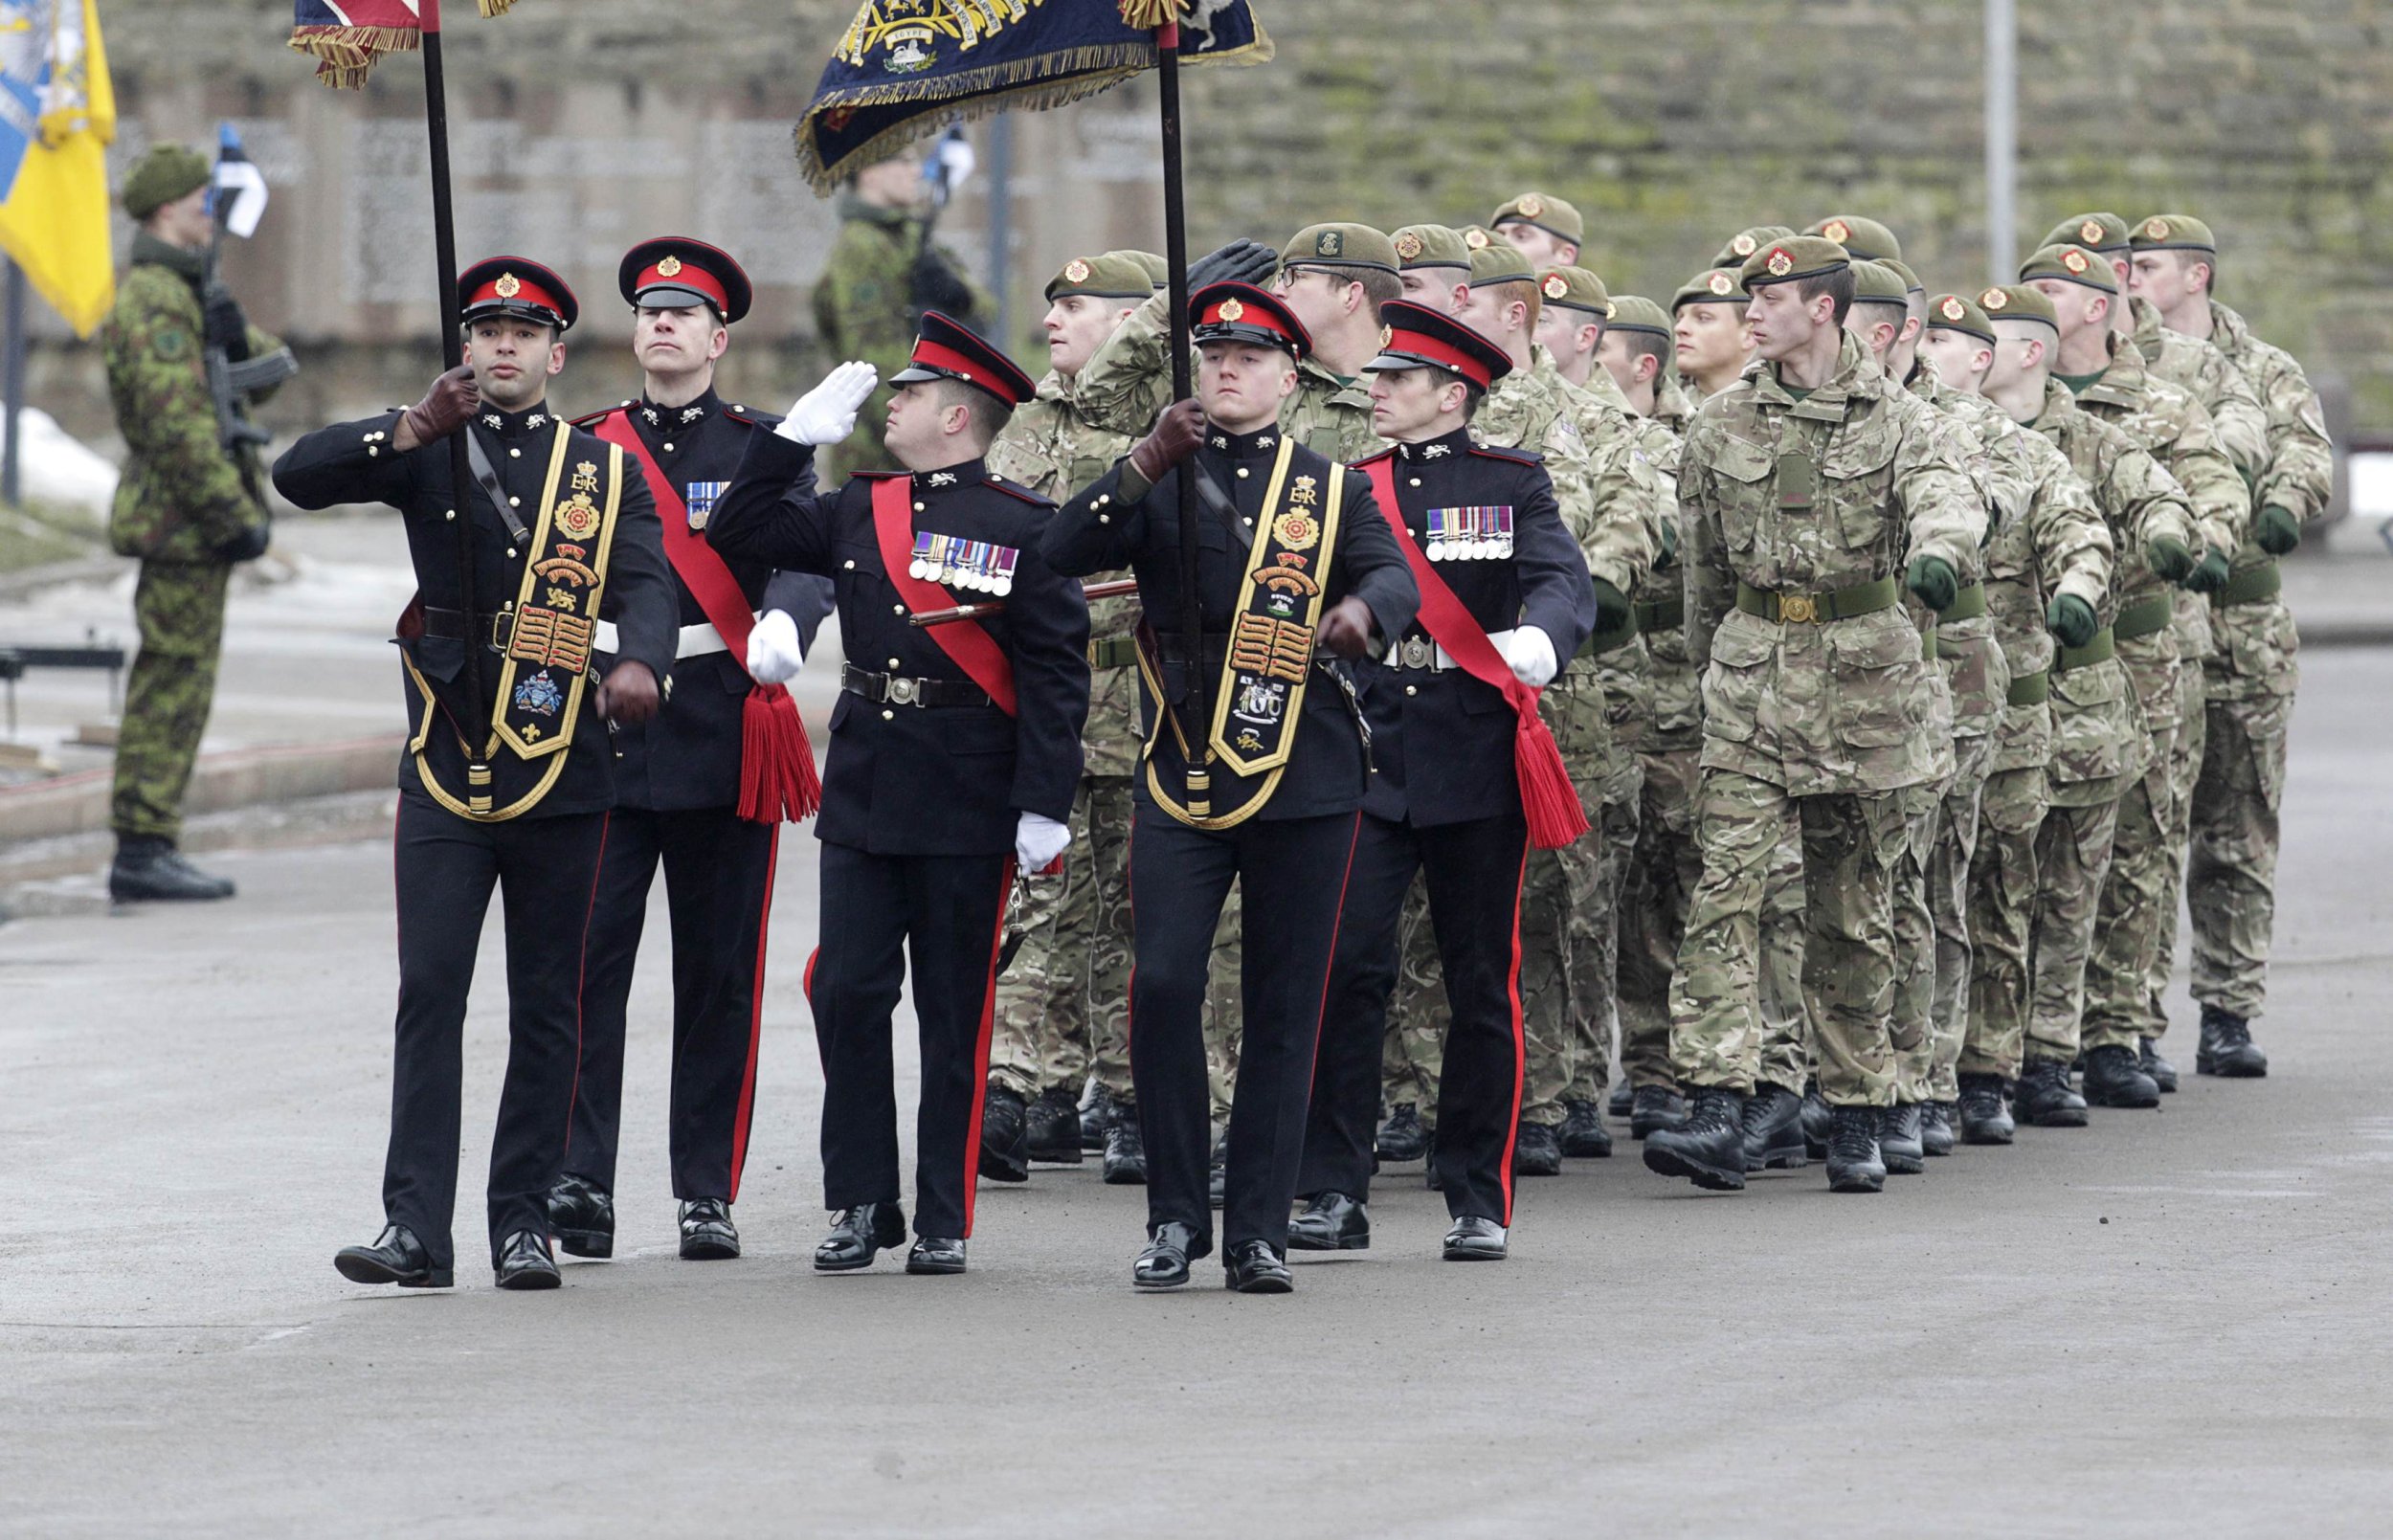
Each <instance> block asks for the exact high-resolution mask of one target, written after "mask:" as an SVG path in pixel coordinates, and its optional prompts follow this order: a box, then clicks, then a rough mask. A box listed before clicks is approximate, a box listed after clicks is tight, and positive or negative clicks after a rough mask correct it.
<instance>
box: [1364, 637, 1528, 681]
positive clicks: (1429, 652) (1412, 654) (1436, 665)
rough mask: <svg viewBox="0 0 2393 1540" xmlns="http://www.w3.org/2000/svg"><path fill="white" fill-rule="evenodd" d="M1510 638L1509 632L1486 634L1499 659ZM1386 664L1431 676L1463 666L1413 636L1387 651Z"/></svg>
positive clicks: (1436, 646)
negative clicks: (1416, 669) (1425, 671)
mask: <svg viewBox="0 0 2393 1540" xmlns="http://www.w3.org/2000/svg"><path fill="white" fill-rule="evenodd" d="M1511 636H1512V634H1511V633H1510V632H1509V631H1490V632H1488V633H1487V639H1488V640H1489V641H1491V642H1494V643H1495V650H1496V653H1497V656H1499V657H1501V656H1502V655H1503V653H1504V644H1505V643H1506V642H1507V641H1509V640H1510V639H1511ZM1386 662H1387V665H1388V666H1389V667H1390V668H1425V669H1427V670H1429V671H1430V672H1431V673H1433V674H1443V673H1446V672H1448V671H1449V670H1452V669H1457V668H1460V667H1462V666H1463V665H1462V664H1460V663H1458V662H1456V661H1455V660H1454V655H1453V654H1452V653H1449V652H1447V651H1446V650H1445V648H1444V647H1443V646H1441V645H1440V644H1439V643H1437V642H1434V641H1431V640H1429V639H1428V638H1427V637H1425V636H1414V637H1410V638H1408V639H1406V640H1402V641H1398V642H1397V643H1396V644H1395V645H1393V646H1391V647H1390V648H1389V649H1388V651H1387V655H1386Z"/></svg>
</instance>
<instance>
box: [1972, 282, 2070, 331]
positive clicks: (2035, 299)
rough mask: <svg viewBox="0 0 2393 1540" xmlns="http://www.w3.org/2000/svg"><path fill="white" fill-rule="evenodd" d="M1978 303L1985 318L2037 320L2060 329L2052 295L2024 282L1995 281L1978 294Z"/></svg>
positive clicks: (2059, 314)
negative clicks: (1995, 282)
mask: <svg viewBox="0 0 2393 1540" xmlns="http://www.w3.org/2000/svg"><path fill="white" fill-rule="evenodd" d="M1978 303H1979V307H1980V308H1982V309H1983V310H1984V311H1985V313H1986V319H1987V320H1989V321H2041V322H2043V323H2044V324H2046V325H2047V326H2050V327H2051V328H2052V329H2053V330H2054V331H2058V330H2060V329H2061V312H2060V311H2058V310H2057V309H2055V308H2053V304H2052V297H2051V296H2050V295H2047V294H2046V293H2045V292H2044V291H2042V290H2041V289H2031V288H2029V287H2028V286H2027V285H2026V284H2024V283H1998V284H1996V285H1995V286H1994V287H1993V288H1990V289H1988V290H1986V292H1985V293H1983V294H1981V295H1979V296H1978Z"/></svg>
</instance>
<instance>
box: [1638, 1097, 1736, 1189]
mask: <svg viewBox="0 0 2393 1540" xmlns="http://www.w3.org/2000/svg"><path fill="white" fill-rule="evenodd" d="M1645 1169H1646V1170H1647V1171H1650V1172H1661V1173H1662V1174H1663V1175H1665V1176H1684V1177H1686V1178H1687V1179H1688V1180H1689V1181H1691V1182H1693V1183H1694V1184H1695V1185H1696V1186H1697V1187H1704V1188H1710V1189H1711V1191H1712V1192H1715V1193H1734V1192H1738V1191H1740V1190H1741V1189H1743V1187H1744V1185H1745V1099H1744V1098H1743V1097H1741V1096H1739V1095H1737V1094H1736V1093H1735V1092H1734V1091H1727V1090H1722V1089H1720V1088H1718V1087H1716V1086H1711V1085H1699V1086H1697V1087H1696V1088H1695V1105H1694V1106H1693V1108H1692V1109H1691V1110H1690V1111H1689V1113H1688V1114H1687V1124H1686V1127H1679V1128H1657V1129H1655V1130H1654V1131H1653V1132H1652V1133H1651V1134H1649V1135H1647V1136H1646V1138H1645Z"/></svg>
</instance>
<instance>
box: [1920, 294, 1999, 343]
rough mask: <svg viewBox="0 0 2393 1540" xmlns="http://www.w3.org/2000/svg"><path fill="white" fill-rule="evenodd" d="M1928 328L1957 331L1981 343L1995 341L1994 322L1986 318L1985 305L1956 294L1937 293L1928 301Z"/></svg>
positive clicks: (1931, 329)
mask: <svg viewBox="0 0 2393 1540" xmlns="http://www.w3.org/2000/svg"><path fill="white" fill-rule="evenodd" d="M1928 329H1929V330H1930V331H1957V332H1961V333H1963V334H1964V335H1967V336H1971V337H1975V338H1977V339H1978V340H1979V342H1981V343H1991V342H1993V341H1995V335H1994V323H1993V322H1992V321H1991V320H1989V319H1988V318H1987V316H1986V308H1985V306H1983V305H1981V304H1979V303H1978V301H1975V300H1964V299H1962V298H1961V297H1960V296H1959V295H1957V294H1939V295H1937V296H1936V297H1935V299H1933V300H1931V301H1928Z"/></svg>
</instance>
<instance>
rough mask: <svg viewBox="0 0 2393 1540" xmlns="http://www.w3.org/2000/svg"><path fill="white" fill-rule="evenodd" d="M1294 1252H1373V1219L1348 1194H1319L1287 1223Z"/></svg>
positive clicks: (1289, 1244) (1289, 1241)
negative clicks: (1371, 1250)
mask: <svg viewBox="0 0 2393 1540" xmlns="http://www.w3.org/2000/svg"><path fill="white" fill-rule="evenodd" d="M1287 1249H1288V1250H1290V1251H1369V1250H1370V1249H1371V1215H1370V1213H1369V1211H1367V1210H1366V1209H1365V1208H1364V1207H1363V1205H1362V1204H1360V1203H1357V1202H1355V1201H1354V1200H1353V1198H1351V1197H1348V1196H1347V1195H1346V1194H1344V1193H1315V1194H1313V1195H1312V1199H1311V1201H1310V1202H1308V1203H1307V1204H1306V1205H1305V1212H1304V1213H1302V1214H1300V1215H1298V1216H1296V1217H1295V1218H1293V1219H1290V1220H1289V1221H1288V1222H1287Z"/></svg>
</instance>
